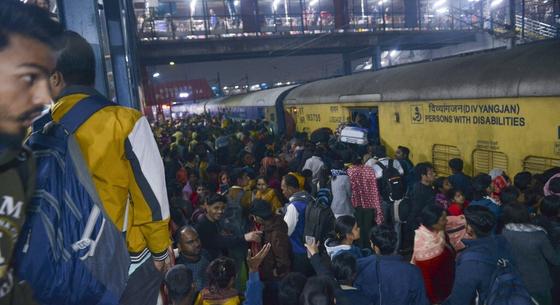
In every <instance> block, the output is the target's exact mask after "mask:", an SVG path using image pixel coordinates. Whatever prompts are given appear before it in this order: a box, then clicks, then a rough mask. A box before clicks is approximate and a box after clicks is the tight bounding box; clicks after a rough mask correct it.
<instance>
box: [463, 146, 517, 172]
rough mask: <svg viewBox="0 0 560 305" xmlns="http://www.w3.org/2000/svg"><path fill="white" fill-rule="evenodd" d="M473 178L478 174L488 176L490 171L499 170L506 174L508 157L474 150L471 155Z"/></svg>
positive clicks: (493, 152) (487, 151) (496, 152)
mask: <svg viewBox="0 0 560 305" xmlns="http://www.w3.org/2000/svg"><path fill="white" fill-rule="evenodd" d="M472 160H473V176H476V175H478V174H480V173H484V174H488V173H489V172H490V171H491V170H492V169H494V168H499V169H502V170H504V171H506V172H507V170H508V157H507V156H506V154H504V153H503V152H499V151H491V150H484V149H475V150H473V154H472Z"/></svg>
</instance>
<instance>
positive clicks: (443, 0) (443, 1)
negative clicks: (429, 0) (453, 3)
mask: <svg viewBox="0 0 560 305" xmlns="http://www.w3.org/2000/svg"><path fill="white" fill-rule="evenodd" d="M445 2H447V0H438V1H436V3H434V8H437V7H440V6H442V5H444V4H445Z"/></svg>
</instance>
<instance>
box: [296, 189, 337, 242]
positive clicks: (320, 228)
mask: <svg viewBox="0 0 560 305" xmlns="http://www.w3.org/2000/svg"><path fill="white" fill-rule="evenodd" d="M334 220H335V218H334V214H333V212H332V210H331V208H330V207H328V206H327V205H325V204H323V203H321V202H319V201H318V200H314V199H312V200H310V201H309V202H307V206H306V207H305V225H304V229H303V232H304V233H303V235H304V236H313V237H315V240H316V241H319V242H320V244H322V243H323V242H324V241H325V240H326V239H327V236H328V234H329V233H330V232H331V231H332V230H333V228H334Z"/></svg>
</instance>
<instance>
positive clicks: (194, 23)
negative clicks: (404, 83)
mask: <svg viewBox="0 0 560 305" xmlns="http://www.w3.org/2000/svg"><path fill="white" fill-rule="evenodd" d="M384 1H387V0H384ZM521 1H524V0H521ZM439 2H441V1H439ZM502 2H503V4H502V5H501V6H497V7H491V6H490V7H488V6H487V4H484V1H480V0H469V1H468V6H467V7H465V6H462V7H458V6H456V5H449V6H448V7H447V8H444V10H443V11H439V12H436V11H434V10H433V8H432V10H429V9H428V8H426V7H419V8H418V10H417V14H416V16H415V18H411V16H410V14H409V15H408V16H407V15H405V13H404V11H403V10H402V8H401V10H399V9H396V10H390V11H387V10H384V9H383V8H382V9H381V10H379V11H372V12H369V13H365V14H364V13H362V14H357V15H356V14H354V12H349V13H348V16H345V17H344V18H343V19H347V20H343V21H342V22H341V21H340V20H338V23H339V24H340V23H342V24H344V25H343V26H340V25H339V26H338V27H337V26H335V23H336V22H335V18H336V16H334V13H332V12H328V11H320V12H309V11H306V10H303V11H302V12H298V13H297V14H288V13H286V14H278V13H277V14H257V15H216V14H210V15H208V14H206V15H195V16H170V15H168V16H166V17H155V18H147V19H146V18H139V20H138V32H139V38H140V39H141V41H146V42H149V41H158V40H163V41H165V40H192V39H224V38H235V37H257V36H285V35H308V34H321V33H335V32H341V33H343V32H379V31H450V30H451V31H453V30H455V31H465V30H466V31H488V32H490V33H492V34H495V35H497V36H500V35H501V36H508V35H512V33H513V32H514V27H513V26H511V25H509V24H508V23H509V20H507V17H506V16H507V10H508V6H507V5H505V3H506V2H505V1H502ZM380 3H381V1H380ZM383 12H385V13H383ZM522 12H523V11H522ZM529 16H530V17H532V18H529ZM535 16H536V17H535ZM407 17H408V18H409V20H407ZM515 17H516V18H515V20H516V24H515V33H516V34H517V36H518V37H519V38H521V40H522V41H525V40H537V39H549V38H558V37H560V30H559V28H560V16H556V19H555V20H556V21H547V22H548V23H546V22H542V21H539V20H535V19H534V18H539V19H543V20H544V19H546V18H544V16H538V15H534V14H529V13H527V14H526V15H525V17H523V16H522V15H516V16H515ZM541 17H542V18H541ZM549 17H550V16H549ZM339 18H340V16H339ZM548 19H550V18H548ZM551 23H552V24H551ZM411 24H412V25H411Z"/></svg>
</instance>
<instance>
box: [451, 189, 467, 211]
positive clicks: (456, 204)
mask: <svg viewBox="0 0 560 305" xmlns="http://www.w3.org/2000/svg"><path fill="white" fill-rule="evenodd" d="M451 193H452V194H453V201H452V202H451V204H450V205H449V207H448V208H447V213H448V214H449V216H459V215H463V209H464V208H466V207H467V206H468V205H469V202H468V201H467V199H466V198H465V193H464V192H463V191H462V190H454V191H452V192H451Z"/></svg>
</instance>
